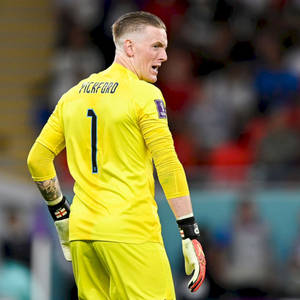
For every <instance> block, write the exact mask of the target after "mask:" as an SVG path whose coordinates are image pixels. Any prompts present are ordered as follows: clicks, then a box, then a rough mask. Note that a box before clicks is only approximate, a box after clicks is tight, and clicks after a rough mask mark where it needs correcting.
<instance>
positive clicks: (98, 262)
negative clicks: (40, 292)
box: [71, 241, 175, 300]
mask: <svg viewBox="0 0 300 300" xmlns="http://www.w3.org/2000/svg"><path fill="white" fill-rule="evenodd" d="M71 252H72V264H73V270H74V276H75V281H76V284H77V287H78V299H79V300H100V299H110V300H127V299H128V300H140V299H141V300H142V299H143V300H174V299H175V291H174V285H173V279H172V274H171V269H170V265H169V261H168V258H167V255H166V252H165V249H164V246H163V245H161V244H159V243H143V244H127V243H126V244H125V243H117V242H105V241H72V242H71Z"/></svg>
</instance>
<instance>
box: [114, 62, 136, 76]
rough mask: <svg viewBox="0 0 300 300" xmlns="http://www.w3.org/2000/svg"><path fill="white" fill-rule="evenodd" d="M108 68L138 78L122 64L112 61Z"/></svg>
mask: <svg viewBox="0 0 300 300" xmlns="http://www.w3.org/2000/svg"><path fill="white" fill-rule="evenodd" d="M110 69H111V70H112V71H117V72H121V73H123V74H127V76H128V77H131V78H134V79H139V78H138V76H137V75H136V74H135V73H133V72H132V71H130V70H129V69H127V68H125V67H124V66H122V65H120V64H118V63H116V62H114V63H113V64H112V65H111V66H110Z"/></svg>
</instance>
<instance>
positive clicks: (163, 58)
mask: <svg viewBox="0 0 300 300" xmlns="http://www.w3.org/2000/svg"><path fill="white" fill-rule="evenodd" d="M167 59H168V55H167V51H166V49H162V51H161V55H160V60H161V62H164V61H166V60H167Z"/></svg>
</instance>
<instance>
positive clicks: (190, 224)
mask: <svg viewBox="0 0 300 300" xmlns="http://www.w3.org/2000/svg"><path fill="white" fill-rule="evenodd" d="M176 222H177V224H178V227H179V230H180V235H181V237H182V239H187V238H189V239H191V240H192V239H197V240H199V239H200V232H199V228H198V224H197V223H196V221H195V218H194V217H190V218H186V219H182V220H177V221H176Z"/></svg>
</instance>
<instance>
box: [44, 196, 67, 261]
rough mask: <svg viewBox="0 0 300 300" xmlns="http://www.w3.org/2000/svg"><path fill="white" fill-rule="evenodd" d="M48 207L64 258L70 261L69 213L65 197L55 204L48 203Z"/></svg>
mask: <svg viewBox="0 0 300 300" xmlns="http://www.w3.org/2000/svg"><path fill="white" fill-rule="evenodd" d="M48 209H49V212H50V214H51V217H52V218H53V220H54V225H55V227H56V231H57V233H58V237H59V241H60V245H61V248H62V251H63V253H64V257H65V259H66V260H68V261H71V260H72V257H71V251H70V242H69V215H70V205H69V203H68V201H67V199H66V198H65V197H63V198H62V200H61V201H60V202H59V203H57V204H55V205H51V204H49V203H48Z"/></svg>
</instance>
